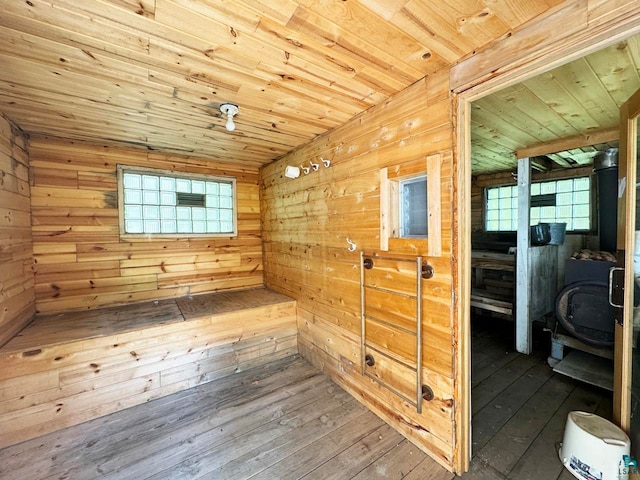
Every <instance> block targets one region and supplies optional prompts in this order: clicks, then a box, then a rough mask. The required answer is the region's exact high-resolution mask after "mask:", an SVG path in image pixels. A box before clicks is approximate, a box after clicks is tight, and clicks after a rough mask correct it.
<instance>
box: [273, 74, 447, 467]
mask: <svg viewBox="0 0 640 480" xmlns="http://www.w3.org/2000/svg"><path fill="white" fill-rule="evenodd" d="M430 154H441V155H442V159H443V161H442V165H441V181H442V188H441V197H440V200H441V210H442V229H443V232H442V248H443V252H442V255H441V256H439V257H426V259H427V260H428V262H429V263H430V264H431V265H433V266H434V268H435V277H434V278H433V279H430V280H425V283H424V287H423V305H424V315H423V329H424V340H423V349H424V362H423V366H422V367H423V378H424V383H425V384H428V385H429V386H431V387H432V389H433V390H434V393H435V397H436V398H435V399H434V400H433V401H431V402H424V406H423V413H422V414H421V415H418V414H417V413H416V409H415V407H412V406H409V405H407V404H406V403H405V402H403V401H402V400H400V399H399V397H396V396H395V395H393V394H392V393H390V392H389V391H387V390H385V389H383V388H380V387H379V386H378V385H377V384H376V383H374V382H372V381H370V380H369V379H367V378H365V377H363V376H361V374H360V371H359V369H360V273H359V262H360V260H359V251H360V250H363V251H365V252H367V253H371V252H376V251H379V248H380V194H379V193H380V180H379V172H380V169H381V168H383V167H390V170H393V168H394V167H395V166H398V165H401V164H403V163H406V162H409V161H413V160H420V159H425V158H426V156H428V155H430ZM320 156H322V157H324V158H326V159H330V160H331V161H332V164H331V166H330V167H329V168H324V167H322V166H321V167H320V169H319V170H318V171H317V172H312V173H310V174H309V175H306V176H305V175H302V176H301V177H300V178H298V179H295V180H292V179H288V178H284V176H283V173H284V168H285V166H286V165H300V164H305V163H306V164H308V163H309V161H310V160H313V161H314V162H316V161H318V159H319V157H320ZM451 181H452V119H451V102H450V99H449V93H448V72H443V73H442V74H436V75H432V76H430V77H429V78H426V79H423V80H421V81H419V82H417V83H416V84H414V85H413V86H411V87H409V88H408V89H407V90H405V91H403V92H401V93H399V94H398V95H395V96H394V97H392V98H391V99H390V100H388V101H387V102H384V103H383V104H380V105H378V106H376V107H373V108H371V109H370V110H368V111H366V112H364V113H363V114H361V115H359V116H357V117H356V118H354V119H353V120H351V121H349V122H348V123H347V124H345V125H343V126H341V127H339V128H337V129H335V130H334V131H332V132H330V133H328V134H325V135H323V136H321V137H319V138H318V139H316V140H315V141H313V142H312V143H310V144H308V145H306V146H304V147H302V148H299V149H297V150H295V151H293V152H292V153H290V154H289V155H287V156H286V157H284V158H283V159H282V160H280V161H278V162H275V163H273V164H270V165H268V166H266V167H264V168H263V169H262V170H261V212H262V228H263V240H264V253H265V259H264V260H265V281H266V284H267V286H269V287H270V288H272V289H274V290H277V291H279V292H282V293H284V294H286V295H289V296H291V297H293V298H295V299H296V300H297V305H298V330H299V334H298V335H299V338H298V345H299V349H300V352H301V353H302V354H303V355H304V356H305V357H306V358H308V359H310V360H311V361H312V362H313V363H314V364H315V365H316V366H318V367H319V368H321V369H322V370H324V371H326V372H327V373H329V374H330V375H331V376H332V377H333V378H334V379H335V380H336V381H337V382H338V383H340V384H341V385H342V386H343V387H345V388H346V389H347V390H348V391H350V392H351V393H352V394H353V395H354V396H355V397H356V398H358V399H360V400H361V401H363V403H365V404H366V405H367V406H368V407H369V408H371V409H372V410H373V411H374V412H376V413H377V414H378V415H380V416H381V417H383V418H384V419H385V420H387V421H388V422H389V423H390V424H391V425H393V426H394V427H395V428H397V429H398V430H399V431H401V432H402V433H404V434H405V435H407V436H408V437H409V438H412V439H413V440H414V441H415V442H417V443H418V444H420V445H422V446H423V448H425V450H428V451H430V452H431V453H432V454H433V455H434V456H435V457H436V458H437V459H439V461H440V462H442V463H443V464H445V465H447V466H449V468H451V463H452V458H453V450H454V422H453V408H452V406H453V394H454V386H453V378H454V369H453V358H454V345H453V338H452V329H453V323H452V322H453V316H452V301H451V300H452V257H451V234H452V231H451V225H452V223H451V218H452V184H451ZM347 237H349V238H350V239H351V240H352V241H354V242H355V243H356V244H357V251H355V252H349V251H348V250H347V246H348V245H347V242H346V238H347ZM395 243H396V242H394V244H395ZM390 253H414V254H424V255H426V254H427V250H426V244H425V242H424V241H423V242H417V243H415V244H414V245H413V246H412V245H407V246H404V247H403V248H402V250H400V249H398V248H397V247H396V250H392V251H390ZM374 269H375V267H374ZM389 342H393V340H392V339H391V338H389ZM377 343H378V344H381V345H386V344H387V340H386V339H384V338H380V339H377ZM387 374H391V375H392V376H394V375H396V376H398V377H400V376H402V375H403V374H402V373H400V372H394V371H393V367H392V370H391V371H388V372H387Z"/></svg>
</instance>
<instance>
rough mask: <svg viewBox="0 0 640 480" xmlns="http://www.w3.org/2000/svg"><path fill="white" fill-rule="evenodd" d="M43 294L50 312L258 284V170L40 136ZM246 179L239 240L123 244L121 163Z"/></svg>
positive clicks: (38, 264)
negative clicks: (119, 203)
mask: <svg viewBox="0 0 640 480" xmlns="http://www.w3.org/2000/svg"><path fill="white" fill-rule="evenodd" d="M31 156H32V159H33V161H32V163H31V171H32V172H33V175H32V177H33V178H32V187H31V205H32V208H33V212H32V215H33V227H32V231H33V248H34V251H35V252H36V253H35V254H34V259H35V260H34V261H35V271H36V273H35V283H36V286H35V292H36V302H37V308H38V311H40V312H56V311H64V310H74V309H85V310H86V309H88V308H95V307H100V306H105V305H112V304H124V303H128V302H132V301H133V302H135V301H145V300H152V299H163V298H171V297H178V296H183V295H188V294H198V293H206V292H212V291H221V290H229V289H242V288H248V287H258V286H261V285H262V284H263V280H262V271H263V267H262V247H261V235H260V230H261V229H260V204H259V199H258V196H259V188H258V172H257V169H255V168H253V167H246V166H240V165H237V164H228V163H220V162H215V161H211V160H205V159H202V160H196V159H190V158H185V157H180V156H176V155H164V154H159V153H150V152H149V153H148V152H147V151H146V150H143V149H123V148H113V147H110V146H100V145H93V144H84V143H82V142H71V141H60V140H53V139H50V138H45V137H35V138H34V139H33V141H32V143H31ZM117 164H124V165H128V166H132V167H137V166H147V167H154V168H161V169H167V170H171V171H174V172H186V173H189V172H190V173H205V174H206V173H209V174H212V175H227V176H234V177H236V179H237V180H236V182H237V183H236V186H237V199H238V200H237V208H238V236H237V237H228V238H227V237H222V238H201V237H199V238H196V237H192V238H176V239H171V238H158V239H144V238H141V239H128V240H127V241H124V240H123V239H121V238H120V235H119V227H118V209H117V203H116V198H117V185H116V165H117Z"/></svg>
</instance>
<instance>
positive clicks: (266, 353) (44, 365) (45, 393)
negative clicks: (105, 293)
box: [0, 289, 297, 448]
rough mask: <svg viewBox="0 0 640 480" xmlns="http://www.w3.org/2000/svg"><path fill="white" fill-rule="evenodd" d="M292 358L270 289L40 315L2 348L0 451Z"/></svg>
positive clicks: (290, 316) (289, 333)
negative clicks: (246, 370) (262, 365)
mask: <svg viewBox="0 0 640 480" xmlns="http://www.w3.org/2000/svg"><path fill="white" fill-rule="evenodd" d="M294 353H297V330H296V303H295V301H294V300H292V299H291V298H289V297H286V296H284V295H280V294H278V293H275V292H272V291H270V290H267V289H252V290H244V291H237V292H225V293H215V294H207V295H201V296H195V297H186V298H180V299H176V300H162V301H157V302H147V303H140V304H133V305H127V306H119V307H111V308H106V309H100V310H91V311H83V312H70V313H65V314H58V315H44V316H40V317H37V318H36V319H35V320H34V321H33V322H32V323H31V324H30V325H28V326H27V327H26V328H25V329H24V330H23V331H22V332H20V334H18V335H17V336H16V337H15V338H14V339H12V340H11V341H10V342H9V343H7V344H6V345H5V346H4V347H2V348H1V349H0V448H1V447H4V446H7V445H12V444H16V443H18V442H21V441H24V440H27V439H30V438H34V437H37V436H39V435H43V434H46V433H49V432H53V431H56V430H59V429H62V428H65V427H68V426H71V425H76V424H79V423H81V422H84V421H86V420H89V419H92V418H96V417H100V416H102V415H106V414H109V413H112V412H115V411H118V410H122V409H125V408H128V407H131V406H133V405H137V404H140V403H144V402H147V401H149V400H152V399H154V398H159V397H163V396H166V395H169V394H172V393H175V392H178V391H181V390H185V389H188V388H191V387H193V386H196V385H199V384H202V383H206V382H209V381H211V380H214V379H216V378H221V377H224V376H226V375H230V374H233V373H236V372H238V371H241V370H244V369H246V368H250V367H253V366H256V365H259V364H263V363H267V362H270V361H273V360H275V359H278V358H282V357H286V356H288V355H292V354H294Z"/></svg>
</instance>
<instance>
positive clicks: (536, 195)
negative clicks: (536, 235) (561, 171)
mask: <svg viewBox="0 0 640 480" xmlns="http://www.w3.org/2000/svg"><path fill="white" fill-rule="evenodd" d="M485 195H486V196H485V229H486V231H493V232H496V231H516V230H517V229H518V187H517V186H515V185H513V186H512V185H509V186H500V187H489V188H487V189H486V190H485ZM591 199H592V193H591V178H590V177H577V178H567V179H562V180H551V181H545V182H535V183H532V184H531V214H530V216H531V225H535V224H537V223H566V224H567V231H574V232H587V231H590V230H591V229H592V222H591V219H592V213H593V212H592V208H591V205H592V201H591Z"/></svg>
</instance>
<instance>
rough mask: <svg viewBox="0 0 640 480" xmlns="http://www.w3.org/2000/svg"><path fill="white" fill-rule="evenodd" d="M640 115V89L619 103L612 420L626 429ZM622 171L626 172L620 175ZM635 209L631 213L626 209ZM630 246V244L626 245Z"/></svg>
mask: <svg viewBox="0 0 640 480" xmlns="http://www.w3.org/2000/svg"><path fill="white" fill-rule="evenodd" d="M639 116H640V90H638V91H637V92H635V93H634V94H633V95H632V96H631V97H630V98H629V99H628V100H627V101H626V102H625V103H624V104H623V105H622V106H621V107H620V155H619V159H618V178H624V179H625V185H626V188H625V189H624V190H623V191H620V190H619V192H618V237H617V248H618V252H622V258H620V254H619V256H618V260H619V263H618V265H619V266H620V261H623V262H624V263H623V266H624V285H625V289H624V307H623V309H622V319H623V326H621V325H620V324H616V330H615V334H616V337H615V348H614V362H615V363H614V364H615V369H614V379H613V420H614V422H615V423H616V424H618V425H619V426H620V428H622V429H623V430H624V431H625V432H627V433H629V430H630V428H631V382H632V371H631V361H632V354H633V304H634V293H635V289H634V288H626V285H629V286H633V285H635V272H634V266H633V259H634V255H635V253H636V252H634V251H633V249H634V248H635V232H636V227H637V225H636V218H635V217H636V188H633V187H634V186H635V185H636V183H637V179H638V172H637V168H636V163H637V160H636V153H637V147H636V148H632V147H631V148H630V139H631V138H634V137H636V136H637V134H638V123H637V122H638V117H639ZM621 174H623V175H624V176H622V177H621ZM631 212H632V213H633V214H632V215H628V214H627V213H631ZM627 247H630V248H627Z"/></svg>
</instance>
